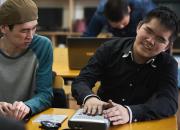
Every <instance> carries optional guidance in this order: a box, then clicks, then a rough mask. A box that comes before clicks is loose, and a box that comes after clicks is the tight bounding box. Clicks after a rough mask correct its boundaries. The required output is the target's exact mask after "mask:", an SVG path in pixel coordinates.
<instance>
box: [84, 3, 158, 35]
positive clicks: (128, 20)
mask: <svg viewBox="0 0 180 130" xmlns="http://www.w3.org/2000/svg"><path fill="white" fill-rule="evenodd" d="M153 8H155V4H154V3H153V2H152V1H151V0H100V4H99V7H98V8H97V10H96V12H95V14H94V15H93V17H92V19H91V21H90V23H89V25H88V27H87V30H86V31H85V33H84V34H83V36H88V37H94V36H97V35H98V34H100V33H101V32H108V33H111V34H112V35H113V36H116V37H120V36H121V37H127V36H129V37H130V36H135V35H136V27H137V25H138V23H139V21H140V20H142V18H143V17H144V16H145V15H146V14H147V13H148V12H149V11H150V10H152V9H153Z"/></svg>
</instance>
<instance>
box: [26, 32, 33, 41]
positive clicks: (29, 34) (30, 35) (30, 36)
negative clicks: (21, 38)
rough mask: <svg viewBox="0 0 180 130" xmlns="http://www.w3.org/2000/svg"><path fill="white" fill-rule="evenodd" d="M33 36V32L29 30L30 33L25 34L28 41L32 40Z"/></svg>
mask: <svg viewBox="0 0 180 130" xmlns="http://www.w3.org/2000/svg"><path fill="white" fill-rule="evenodd" d="M33 35H34V31H33V30H30V31H28V33H27V38H28V39H32V38H33Z"/></svg>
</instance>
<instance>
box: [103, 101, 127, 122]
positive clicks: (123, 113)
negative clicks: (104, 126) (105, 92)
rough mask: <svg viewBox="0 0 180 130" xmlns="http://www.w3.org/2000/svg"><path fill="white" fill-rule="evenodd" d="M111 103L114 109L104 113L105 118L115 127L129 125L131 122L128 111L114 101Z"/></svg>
mask: <svg viewBox="0 0 180 130" xmlns="http://www.w3.org/2000/svg"><path fill="white" fill-rule="evenodd" d="M109 102H111V104H112V107H111V108H109V109H107V110H104V111H103V114H104V116H105V117H106V118H108V119H109V120H110V121H111V122H112V124H113V125H118V124H125V123H127V122H128V121H129V113H128V109H127V108H125V107H124V106H122V105H120V104H117V103H114V102H112V101H109Z"/></svg>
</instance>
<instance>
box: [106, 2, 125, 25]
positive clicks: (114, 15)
mask: <svg viewBox="0 0 180 130" xmlns="http://www.w3.org/2000/svg"><path fill="white" fill-rule="evenodd" d="M127 14H128V0H108V1H107V3H106V4H105V7H104V15H105V16H106V17H107V19H109V20H110V21H112V22H118V21H121V20H122V19H123V17H124V16H125V15H127Z"/></svg>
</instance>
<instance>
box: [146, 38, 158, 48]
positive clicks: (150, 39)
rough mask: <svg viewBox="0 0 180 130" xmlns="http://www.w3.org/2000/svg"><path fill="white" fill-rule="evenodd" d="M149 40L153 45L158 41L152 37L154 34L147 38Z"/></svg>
mask: <svg viewBox="0 0 180 130" xmlns="http://www.w3.org/2000/svg"><path fill="white" fill-rule="evenodd" d="M147 41H148V43H149V44H150V45H151V46H154V45H155V42H156V40H155V38H154V37H152V36H150V37H148V38H147Z"/></svg>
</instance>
